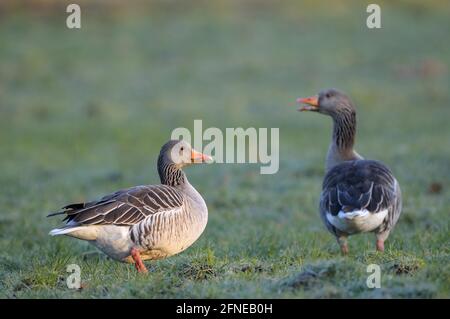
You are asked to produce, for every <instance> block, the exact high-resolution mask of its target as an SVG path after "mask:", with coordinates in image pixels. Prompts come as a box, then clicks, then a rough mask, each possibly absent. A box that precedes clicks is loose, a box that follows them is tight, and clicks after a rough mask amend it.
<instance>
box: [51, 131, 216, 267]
mask: <svg viewBox="0 0 450 319" xmlns="http://www.w3.org/2000/svg"><path fill="white" fill-rule="evenodd" d="M208 160H210V157H209V156H207V155H204V154H201V153H198V152H196V151H195V150H193V149H192V148H191V146H190V145H189V144H188V143H187V142H185V141H177V140H172V141H169V142H168V143H166V144H165V145H164V146H163V147H162V149H161V152H160V155H159V157H158V173H159V176H160V180H161V183H162V184H160V185H143V186H135V187H131V188H128V189H123V190H119V191H117V192H115V193H113V194H110V195H106V196H104V197H102V198H101V199H100V200H98V201H92V202H87V203H77V204H71V205H67V206H65V207H64V208H63V210H62V211H61V212H57V213H53V214H50V215H49V216H54V215H59V214H65V215H66V217H65V218H64V220H65V221H66V225H65V226H64V227H61V228H57V229H54V230H52V231H51V232H50V234H51V235H67V236H72V237H75V238H78V239H83V240H87V241H89V242H91V243H92V244H94V245H95V246H96V247H97V248H99V249H100V250H101V251H103V252H104V253H106V254H107V255H108V256H110V257H111V258H113V259H116V260H120V261H125V262H132V263H135V266H136V268H137V270H138V271H140V272H146V268H145V266H144V264H143V263H142V260H146V259H160V258H165V257H169V256H171V255H174V254H177V253H179V252H181V251H183V250H185V249H186V248H188V247H189V246H190V245H191V244H192V243H194V242H195V241H196V240H197V239H198V237H199V236H200V235H201V234H202V232H203V230H204V229H205V227H206V223H207V220H208V210H207V207H206V204H205V201H204V200H203V198H202V196H201V195H200V194H199V193H198V192H197V191H196V190H195V188H194V187H193V186H192V185H191V184H190V183H189V181H188V179H187V177H186V175H185V173H184V172H183V171H182V168H183V167H184V166H186V165H189V164H192V163H202V162H205V161H208Z"/></svg>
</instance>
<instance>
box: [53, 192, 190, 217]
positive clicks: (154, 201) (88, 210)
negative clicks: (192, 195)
mask: <svg viewBox="0 0 450 319" xmlns="http://www.w3.org/2000/svg"><path fill="white" fill-rule="evenodd" d="M183 201H184V195H183V194H182V193H181V192H180V191H178V190H176V189H175V188H173V187H170V186H166V185H148V186H136V187H132V188H128V189H124V190H120V191H117V192H115V193H113V194H109V195H106V196H104V197H102V198H101V199H100V200H98V201H93V202H88V203H77V204H71V205H67V206H65V207H64V208H63V211H61V212H58V213H54V214H50V215H49V216H53V215H57V214H66V215H67V216H66V217H65V219H64V220H67V222H68V223H69V222H75V223H77V224H81V225H108V224H113V225H135V224H136V223H138V222H140V221H142V220H143V219H144V218H145V217H147V216H148V215H151V214H155V213H157V212H161V211H165V210H171V209H174V208H179V207H180V206H182V205H183Z"/></svg>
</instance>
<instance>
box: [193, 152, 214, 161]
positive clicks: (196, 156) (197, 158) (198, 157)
mask: <svg viewBox="0 0 450 319" xmlns="http://www.w3.org/2000/svg"><path fill="white" fill-rule="evenodd" d="M212 161H213V158H212V157H211V156H208V155H206V154H203V153H200V152H197V151H196V150H194V149H192V151H191V162H192V163H208V162H212Z"/></svg>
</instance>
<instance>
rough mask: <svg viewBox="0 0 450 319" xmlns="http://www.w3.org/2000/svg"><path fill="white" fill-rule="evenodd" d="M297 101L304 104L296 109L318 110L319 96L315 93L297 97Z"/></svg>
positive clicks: (301, 110)
mask: <svg viewBox="0 0 450 319" xmlns="http://www.w3.org/2000/svg"><path fill="white" fill-rule="evenodd" d="M297 103H300V104H306V105H303V106H301V107H300V108H299V109H298V111H300V112H303V111H318V110H319V97H318V96H317V95H314V96H310V97H305V98H298V99H297Z"/></svg>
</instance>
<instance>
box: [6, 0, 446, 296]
mask: <svg viewBox="0 0 450 319" xmlns="http://www.w3.org/2000/svg"><path fill="white" fill-rule="evenodd" d="M264 3H265V5H263V6H258V7H252V6H251V5H238V4H237V3H235V2H233V4H232V5H229V4H228V5H227V4H226V3H225V2H222V1H220V2H214V3H213V4H209V5H208V6H207V7H206V6H205V7H203V8H202V9H200V8H192V7H183V6H182V5H178V6H176V5H175V6H173V7H170V6H169V7H167V6H166V7H165V6H154V7H150V8H149V9H141V10H137V11H133V10H111V11H103V10H98V9H97V10H92V11H90V10H89V9H85V10H84V11H83V14H82V29H81V30H77V31H73V30H68V29H67V28H66V27H65V17H66V15H65V13H64V10H63V11H61V12H63V14H61V13H60V14H56V13H52V14H46V13H42V12H39V13H36V12H35V13H30V12H12V13H8V12H6V13H5V12H3V14H2V16H1V17H0V165H1V171H0V204H1V210H2V211H1V214H0V297H3V298H86V297H87V298H121V297H125V298H131V297H133V298H172V297H180V298H199V297H207V298H216V297H223V298H250V297H258V298H259V297H260V298H328V297H332V298H342V297H352V298H353V297H356V298H397V297H400V298H402V297H408V298H416V297H425V298H449V297H450V266H449V265H450V262H449V261H450V251H449V249H450V241H449V208H450V201H449V195H450V182H449V176H450V165H449V160H450V148H449V145H450V125H449V122H448V121H449V118H450V94H449V87H450V74H449V72H450V70H449V64H450V43H449V42H448V41H447V40H448V36H449V34H448V30H449V29H450V19H449V16H450V12H449V9H448V5H447V4H445V1H442V3H440V2H437V1H436V2H433V3H431V4H428V5H425V4H421V2H419V1H417V2H413V3H412V4H410V5H408V6H407V5H406V4H402V3H403V2H400V4H399V5H397V6H392V5H389V3H388V2H381V4H382V9H383V13H382V18H383V20H382V23H383V28H382V29H381V30H368V29H367V28H366V27H365V19H366V16H367V14H366V11H365V6H364V4H363V3H360V2H356V1H355V2H351V3H348V2H346V3H345V4H344V2H336V4H335V6H334V7H333V8H329V7H327V6H325V5H320V6H319V5H313V2H307V3H306V4H304V5H295V2H286V3H284V5H283V6H281V7H278V6H276V5H275V4H274V3H272V2H270V1H265V2H264ZM275 3H276V2H275ZM404 3H406V2H404ZM414 3H415V4H414ZM327 87H338V88H340V89H342V90H344V91H346V92H348V93H349V95H350V96H352V97H353V100H354V101H355V102H356V104H357V107H358V117H359V127H358V137H357V150H358V152H359V153H361V154H363V155H364V156H365V157H367V158H374V159H379V160H382V161H384V162H385V163H387V164H388V165H389V166H390V167H391V169H392V170H393V172H394V173H395V175H396V176H397V178H398V180H399V182H400V184H401V186H402V190H403V194H404V209H403V215H402V217H401V219H400V221H399V224H398V226H397V228H396V229H395V231H394V232H393V234H392V235H391V237H390V238H389V240H388V241H387V243H386V252H385V253H384V254H380V253H376V252H375V251H374V244H375V243H374V237H373V235H370V234H368V235H360V236H356V237H352V238H350V255H349V256H347V257H342V256H341V255H340V253H339V248H338V246H337V244H336V243H335V241H334V238H333V237H332V236H331V235H330V234H329V233H328V232H327V231H326V230H325V228H324V227H323V225H322V224H321V221H320V218H319V216H318V210H317V206H318V200H319V194H320V187H321V180H322V177H323V174H324V172H323V168H324V159H325V154H326V151H327V147H328V143H329V138H330V134H331V122H330V120H329V119H328V118H325V117H322V116H318V115H317V114H303V113H302V114H300V113H298V112H296V105H295V99H296V98H297V97H298V96H307V95H312V94H315V93H316V92H317V91H318V90H320V89H322V88H327ZM194 119H203V126H204V127H219V128H226V127H244V128H246V127H278V128H280V161H281V162H280V170H279V172H278V173H277V174H276V175H260V174H259V165H244V164H212V165H205V166H198V167H192V168H189V169H187V174H188V177H189V179H190V181H191V183H192V184H193V185H194V186H196V187H197V189H198V190H199V191H200V193H201V194H203V196H204V198H205V200H206V202H207V204H208V207H209V212H210V215H209V222H208V226H207V228H206V231H205V232H204V234H203V235H202V237H201V238H200V240H199V241H197V242H196V243H195V244H194V245H193V246H192V247H191V248H189V249H188V250H187V251H185V252H184V253H182V254H180V255H177V256H175V257H172V258H170V259H167V260H162V261H156V262H147V266H148V268H149V270H150V273H149V275H148V276H146V277H143V276H140V275H137V274H136V273H135V271H134V268H133V267H132V266H131V265H127V264H121V263H116V262H113V261H111V260H108V259H107V258H106V257H105V256H104V255H102V254H100V253H98V252H97V251H96V250H95V248H93V246H90V245H88V244H86V243H84V242H81V241H77V240H74V239H71V238H66V237H64V238H63V237H59V238H51V237H50V236H48V232H49V230H50V229H52V228H54V227H55V226H57V225H60V223H59V221H60V220H59V219H58V218H53V219H47V218H46V217H45V216H46V215H47V214H48V213H49V212H51V211H55V210H56V209H59V208H60V207H61V206H63V205H65V204H67V203H71V202H76V201H83V200H89V199H95V198H96V197H98V196H101V195H103V194H106V193H109V192H112V191H115V190H117V189H119V188H124V187H129V186H134V185H140V184H151V183H158V182H159V180H158V178H157V174H156V156H157V154H158V152H159V148H160V146H161V145H162V144H163V143H164V142H165V141H166V140H168V139H169V137H170V133H171V131H172V129H173V128H176V127H188V128H192V126H193V120H194ZM70 263H76V264H78V265H80V267H81V271H82V283H83V289H81V290H71V289H68V288H67V287H66V284H65V280H66V279H65V278H66V277H67V276H68V273H66V266H67V265H68V264H70ZM372 263H376V264H379V265H380V266H381V269H382V277H381V278H382V288H380V289H368V288H367V287H366V278H367V276H368V273H367V272H366V267H367V265H368V264H372Z"/></svg>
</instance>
